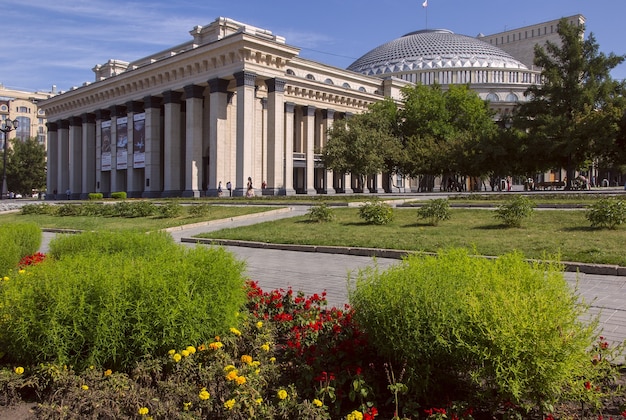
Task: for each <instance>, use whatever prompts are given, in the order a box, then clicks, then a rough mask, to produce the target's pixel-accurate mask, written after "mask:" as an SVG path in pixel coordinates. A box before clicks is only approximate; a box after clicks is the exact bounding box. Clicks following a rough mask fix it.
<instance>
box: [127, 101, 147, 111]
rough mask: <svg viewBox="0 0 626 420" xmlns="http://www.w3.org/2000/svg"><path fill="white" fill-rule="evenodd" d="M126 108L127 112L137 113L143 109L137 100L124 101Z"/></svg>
mask: <svg viewBox="0 0 626 420" xmlns="http://www.w3.org/2000/svg"><path fill="white" fill-rule="evenodd" d="M126 109H127V110H128V112H129V113H130V112H132V113H139V112H141V111H143V104H142V103H141V102H139V101H128V102H126Z"/></svg>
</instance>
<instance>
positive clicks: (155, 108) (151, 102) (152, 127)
mask: <svg viewBox="0 0 626 420" xmlns="http://www.w3.org/2000/svg"><path fill="white" fill-rule="evenodd" d="M143 106H144V110H145V112H146V122H145V124H146V139H145V141H146V155H145V156H146V163H145V165H146V166H145V169H144V177H145V184H144V190H143V193H142V194H141V196H142V197H145V198H156V197H160V196H161V191H162V190H163V171H162V161H161V154H162V150H163V146H162V137H161V99H160V98H157V97H155V96H146V97H145V98H144V100H143Z"/></svg>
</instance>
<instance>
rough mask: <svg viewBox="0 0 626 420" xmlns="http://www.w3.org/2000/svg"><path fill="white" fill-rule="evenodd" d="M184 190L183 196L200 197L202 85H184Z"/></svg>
mask: <svg viewBox="0 0 626 420" xmlns="http://www.w3.org/2000/svg"><path fill="white" fill-rule="evenodd" d="M185 98H186V99H185V104H186V106H187V112H186V114H185V118H186V122H185V124H186V130H185V133H186V134H185V191H184V192H183V197H200V188H201V187H202V103H203V99H204V87H203V86H198V85H188V86H185Z"/></svg>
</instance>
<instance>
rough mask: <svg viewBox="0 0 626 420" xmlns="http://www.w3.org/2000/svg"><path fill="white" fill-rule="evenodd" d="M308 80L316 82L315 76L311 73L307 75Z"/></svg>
mask: <svg viewBox="0 0 626 420" xmlns="http://www.w3.org/2000/svg"><path fill="white" fill-rule="evenodd" d="M306 78H307V79H309V80H315V76H313V75H312V74H311V73H309V74H307V75H306Z"/></svg>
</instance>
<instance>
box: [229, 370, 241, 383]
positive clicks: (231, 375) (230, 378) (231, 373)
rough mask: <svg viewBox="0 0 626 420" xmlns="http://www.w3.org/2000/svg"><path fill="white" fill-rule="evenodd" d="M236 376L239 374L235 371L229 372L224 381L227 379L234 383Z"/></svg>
mask: <svg viewBox="0 0 626 420" xmlns="http://www.w3.org/2000/svg"><path fill="white" fill-rule="evenodd" d="M237 376H239V372H237V369H235V370H231V371H230V372H228V374H227V375H226V379H228V380H229V381H234V380H235V379H236V378H237Z"/></svg>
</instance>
